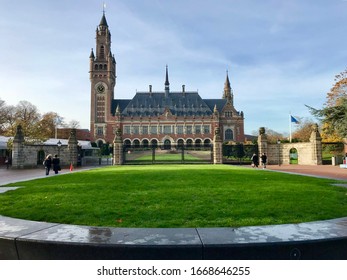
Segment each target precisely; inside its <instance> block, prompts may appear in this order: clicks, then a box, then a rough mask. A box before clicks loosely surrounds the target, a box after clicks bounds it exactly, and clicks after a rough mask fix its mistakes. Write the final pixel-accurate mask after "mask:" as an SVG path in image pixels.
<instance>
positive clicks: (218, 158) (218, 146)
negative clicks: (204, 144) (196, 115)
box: [213, 127, 223, 164]
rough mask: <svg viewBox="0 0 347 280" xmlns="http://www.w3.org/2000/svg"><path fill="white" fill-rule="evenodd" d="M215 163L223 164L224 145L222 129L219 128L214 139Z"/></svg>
mask: <svg viewBox="0 0 347 280" xmlns="http://www.w3.org/2000/svg"><path fill="white" fill-rule="evenodd" d="M213 142H214V143H213V163H214V164H222V163H223V144H222V139H221V137H220V128H219V127H217V128H216V129H215V131H214V138H213Z"/></svg>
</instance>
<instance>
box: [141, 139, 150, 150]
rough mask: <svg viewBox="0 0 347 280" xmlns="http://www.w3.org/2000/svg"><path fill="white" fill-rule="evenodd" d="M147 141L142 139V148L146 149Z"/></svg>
mask: <svg viewBox="0 0 347 280" xmlns="http://www.w3.org/2000/svg"><path fill="white" fill-rule="evenodd" d="M148 145H149V144H148V140H147V139H144V140H142V147H144V148H148Z"/></svg>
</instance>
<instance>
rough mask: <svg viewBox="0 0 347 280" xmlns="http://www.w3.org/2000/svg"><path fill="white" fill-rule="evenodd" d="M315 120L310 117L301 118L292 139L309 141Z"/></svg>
mask: <svg viewBox="0 0 347 280" xmlns="http://www.w3.org/2000/svg"><path fill="white" fill-rule="evenodd" d="M313 125H314V122H313V121H312V120H309V119H306V120H304V119H301V120H300V123H299V124H298V127H297V128H296V130H295V131H294V133H293V136H292V139H293V140H294V141H299V142H308V141H309V140H310V136H311V133H312V126H313Z"/></svg>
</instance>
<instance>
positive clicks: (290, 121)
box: [289, 112, 292, 143]
mask: <svg viewBox="0 0 347 280" xmlns="http://www.w3.org/2000/svg"><path fill="white" fill-rule="evenodd" d="M289 143H292V114H291V113H290V112H289Z"/></svg>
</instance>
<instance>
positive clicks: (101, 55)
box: [99, 46, 105, 59]
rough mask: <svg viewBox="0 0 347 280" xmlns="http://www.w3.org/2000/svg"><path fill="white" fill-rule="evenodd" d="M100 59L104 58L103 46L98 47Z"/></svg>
mask: <svg viewBox="0 0 347 280" xmlns="http://www.w3.org/2000/svg"><path fill="white" fill-rule="evenodd" d="M99 56H100V59H104V58H105V47H104V46H101V47H100V54H99Z"/></svg>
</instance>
